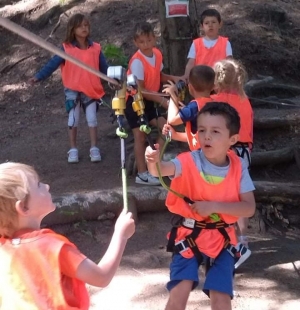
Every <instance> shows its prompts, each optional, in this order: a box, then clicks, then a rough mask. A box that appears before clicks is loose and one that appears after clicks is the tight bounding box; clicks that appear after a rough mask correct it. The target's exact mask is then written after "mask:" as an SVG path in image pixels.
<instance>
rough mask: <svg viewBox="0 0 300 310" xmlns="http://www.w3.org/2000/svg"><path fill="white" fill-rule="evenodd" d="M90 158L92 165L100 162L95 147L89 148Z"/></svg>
mask: <svg viewBox="0 0 300 310" xmlns="http://www.w3.org/2000/svg"><path fill="white" fill-rule="evenodd" d="M90 157H91V162H93V163H96V162H98V161H101V155H100V150H99V149H98V148H97V147H96V146H93V147H91V148H90Z"/></svg>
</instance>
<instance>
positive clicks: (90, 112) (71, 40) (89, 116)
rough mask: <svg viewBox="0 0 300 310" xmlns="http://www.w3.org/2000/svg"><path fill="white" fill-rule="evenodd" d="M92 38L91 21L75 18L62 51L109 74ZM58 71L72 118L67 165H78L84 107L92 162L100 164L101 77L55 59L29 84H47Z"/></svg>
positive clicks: (69, 125) (69, 25)
mask: <svg viewBox="0 0 300 310" xmlns="http://www.w3.org/2000/svg"><path fill="white" fill-rule="evenodd" d="M89 35H90V23H89V21H88V19H87V18H86V17H85V16H84V15H82V14H75V15H73V16H72V17H71V18H70V19H69V21H68V25H67V34H66V39H65V41H64V43H63V45H62V49H63V50H64V51H65V52H66V53H67V54H69V55H71V56H73V57H75V58H77V59H79V60H80V61H82V62H84V63H86V64H87V65H89V66H90V67H92V68H94V69H96V70H100V71H101V72H102V73H104V74H106V73H107V67H108V66H107V63H106V60H105V57H104V55H103V53H102V51H101V45H100V44H98V43H95V42H93V41H91V40H90V39H89ZM59 67H60V68H61V76H62V82H63V86H64V88H65V106H66V110H67V112H68V115H69V118H68V127H69V139H70V147H71V148H70V150H69V151H68V162H69V163H77V162H78V161H79V157H78V149H77V143H76V140H77V127H78V122H79V114H80V105H82V107H83V110H84V112H85V114H86V120H87V123H88V126H89V133H90V140H91V147H90V159H91V161H92V162H99V161H100V160H101V154H100V150H99V148H98V147H97V116H96V112H97V109H98V102H99V101H100V100H101V98H102V97H103V96H104V94H105V93H104V89H103V87H102V84H101V81H100V79H99V77H97V76H95V75H94V74H92V73H90V72H88V71H86V70H84V69H82V68H80V67H78V66H76V65H75V64H73V63H71V62H69V61H65V60H64V59H63V58H61V57H60V56H57V55H55V56H54V57H53V58H52V59H50V61H49V62H48V63H47V64H46V65H45V66H44V67H43V68H42V69H41V70H40V71H39V72H38V73H37V74H36V75H35V76H34V77H33V78H31V79H30V80H29V82H30V83H35V82H38V81H41V80H44V79H46V78H48V77H49V76H50V75H51V74H52V73H53V72H54V71H55V70H56V69H58V68H59ZM79 103H80V104H79Z"/></svg>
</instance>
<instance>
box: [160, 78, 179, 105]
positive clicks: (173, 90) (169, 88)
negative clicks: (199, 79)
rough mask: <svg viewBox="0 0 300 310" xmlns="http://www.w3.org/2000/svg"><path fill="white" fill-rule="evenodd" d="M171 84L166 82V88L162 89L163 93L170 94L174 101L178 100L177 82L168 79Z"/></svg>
mask: <svg viewBox="0 0 300 310" xmlns="http://www.w3.org/2000/svg"><path fill="white" fill-rule="evenodd" d="M168 82H169V84H164V85H163V87H164V89H163V90H162V91H163V93H166V94H169V95H170V96H171V98H172V99H173V101H174V102H177V101H178V89H177V87H176V84H174V83H173V82H172V81H168Z"/></svg>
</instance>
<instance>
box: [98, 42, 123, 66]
mask: <svg viewBox="0 0 300 310" xmlns="http://www.w3.org/2000/svg"><path fill="white" fill-rule="evenodd" d="M103 54H104V56H105V58H106V60H107V62H108V63H109V65H110V66H122V67H124V68H127V66H128V59H127V57H126V56H125V54H124V52H123V50H122V49H121V48H120V47H118V46H116V45H114V44H107V45H105V46H104V47H103Z"/></svg>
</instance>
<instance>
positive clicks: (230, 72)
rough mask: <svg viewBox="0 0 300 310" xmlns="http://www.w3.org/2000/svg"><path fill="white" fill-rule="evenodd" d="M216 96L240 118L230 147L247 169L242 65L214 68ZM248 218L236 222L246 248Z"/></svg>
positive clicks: (248, 119) (248, 121)
mask: <svg viewBox="0 0 300 310" xmlns="http://www.w3.org/2000/svg"><path fill="white" fill-rule="evenodd" d="M214 69H215V73H216V78H215V90H216V92H217V94H216V95H212V98H213V99H214V100H216V101H222V102H227V103H229V104H230V105H231V106H232V107H234V108H235V109H236V110H237V112H238V113H239V115H240V118H241V129H240V132H239V140H238V142H237V143H236V144H235V145H234V146H233V147H232V149H233V150H234V151H235V152H236V153H237V155H238V156H240V157H242V158H244V160H245V161H246V163H247V165H248V167H250V164H251V157H250V153H251V150H252V144H253V110H252V107H251V104H250V101H249V100H248V98H247V96H246V94H245V92H244V84H245V81H246V77H247V73H246V70H245V68H244V67H243V65H242V64H241V63H240V62H238V61H237V60H233V59H224V60H221V61H219V62H217V63H216V64H215V66H214ZM248 223H249V220H248V218H240V219H239V221H238V228H239V229H238V234H239V241H240V242H241V243H243V244H244V245H246V246H248V238H247V236H246V234H247V230H248Z"/></svg>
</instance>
